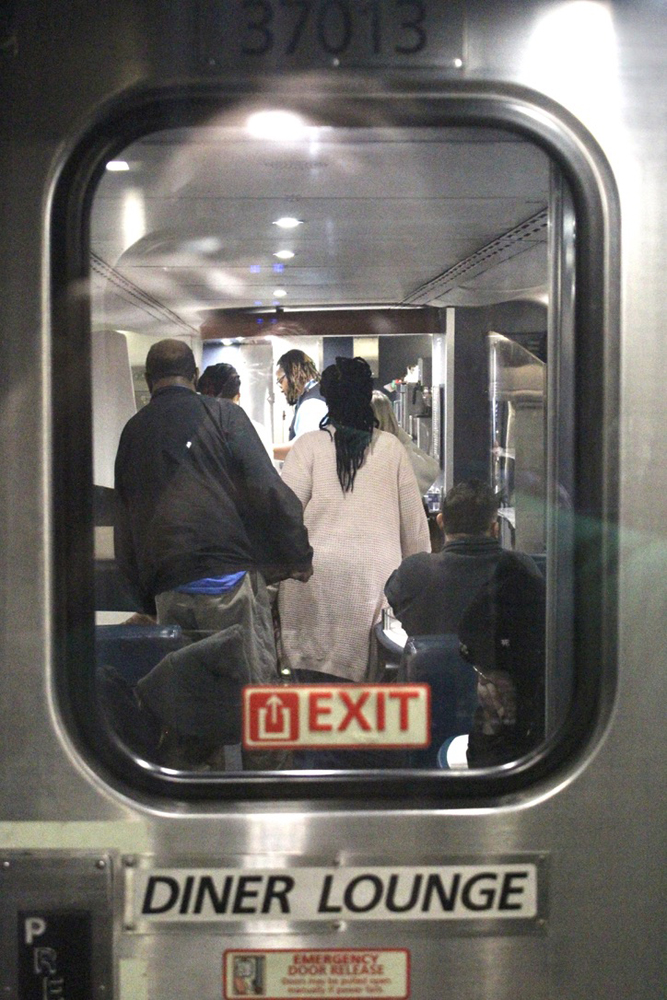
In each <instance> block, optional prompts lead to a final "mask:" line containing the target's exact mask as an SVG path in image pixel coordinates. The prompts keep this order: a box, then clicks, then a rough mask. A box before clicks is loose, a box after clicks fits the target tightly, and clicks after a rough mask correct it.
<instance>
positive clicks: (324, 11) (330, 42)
mask: <svg viewBox="0 0 667 1000" xmlns="http://www.w3.org/2000/svg"><path fill="white" fill-rule="evenodd" d="M317 40H318V42H319V43H320V48H322V49H324V51H325V52H327V53H328V54H329V55H330V56H339V55H342V54H343V52H346V51H347V48H348V46H349V44H350V42H351V40H352V15H351V14H350V8H349V6H348V5H347V3H345V2H344V0H325V2H324V3H321V4H320V7H319V10H318V12H317Z"/></svg>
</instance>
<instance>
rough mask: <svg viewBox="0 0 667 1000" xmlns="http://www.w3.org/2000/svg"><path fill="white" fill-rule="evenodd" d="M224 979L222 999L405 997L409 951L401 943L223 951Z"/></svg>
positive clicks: (391, 999)
mask: <svg viewBox="0 0 667 1000" xmlns="http://www.w3.org/2000/svg"><path fill="white" fill-rule="evenodd" d="M223 981H224V998H225V1000H237V997H264V998H265V1000H288V998H289V1000H310V998H311V997H341V998H344V997H376V998H377V997H380V998H382V1000H406V998H407V997H408V996H409V995H410V953H409V952H408V951H406V950H405V949H403V948H352V949H348V948H326V949H315V948H312V949H311V948H308V949H304V950H301V951H289V950H287V949H278V950H276V951H252V950H251V951H226V952H225V953H224V956H223Z"/></svg>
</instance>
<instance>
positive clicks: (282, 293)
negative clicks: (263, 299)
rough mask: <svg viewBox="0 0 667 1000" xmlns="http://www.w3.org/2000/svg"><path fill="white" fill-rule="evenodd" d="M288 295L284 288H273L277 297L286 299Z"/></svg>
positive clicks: (274, 295)
mask: <svg viewBox="0 0 667 1000" xmlns="http://www.w3.org/2000/svg"><path fill="white" fill-rule="evenodd" d="M286 295H287V292H286V291H285V289H284V288H274V289H273V297H274V298H276V299H284V298H285V296H286Z"/></svg>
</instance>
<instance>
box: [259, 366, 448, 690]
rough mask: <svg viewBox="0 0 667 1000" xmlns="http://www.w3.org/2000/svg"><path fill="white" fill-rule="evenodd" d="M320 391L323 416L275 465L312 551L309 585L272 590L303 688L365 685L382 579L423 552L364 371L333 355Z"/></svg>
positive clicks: (286, 650)
mask: <svg viewBox="0 0 667 1000" xmlns="http://www.w3.org/2000/svg"><path fill="white" fill-rule="evenodd" d="M321 389H322V395H323V396H324V399H325V400H326V403H327V406H328V414H327V416H326V417H325V418H324V419H323V420H322V422H321V424H320V430H318V431H315V432H313V433H310V434H304V435H303V436H302V437H300V438H298V439H297V440H296V441H295V442H294V445H293V447H292V449H291V451H290V452H289V454H288V456H287V458H286V460H285V464H284V466H283V481H284V482H285V483H286V484H287V485H288V486H289V487H290V488H291V489H292V490H293V492H294V493H296V495H297V496H298V497H299V499H300V500H301V503H302V504H303V508H304V523H305V524H306V525H307V528H308V536H309V539H310V542H311V544H312V546H313V550H314V556H313V575H312V577H311V578H310V580H309V581H308V582H307V583H306V584H303V583H299V584H298V585H294V586H292V585H291V584H290V581H287V580H286V581H284V582H283V583H281V585H280V593H279V607H280V621H281V643H282V659H283V668H285V667H287V668H289V669H290V670H291V671H292V674H293V677H294V679H295V680H297V681H299V682H302V683H312V682H318V681H328V682H340V681H341V680H344V681H366V680H371V681H372V680H375V679H376V678H375V675H374V670H375V655H374V654H375V642H374V641H373V640H374V635H373V627H374V625H375V624H376V623H377V622H378V621H379V620H380V618H381V614H382V609H383V607H386V606H387V602H386V600H385V597H384V591H383V588H384V584H385V580H386V579H387V576H388V575H390V574H391V573H392V572H393V570H394V569H396V567H397V566H399V565H400V563H401V560H402V559H405V558H406V556H408V555H410V554H413V553H416V552H425V551H430V542H429V531H428V525H427V521H426V516H425V514H424V509H423V506H422V501H421V496H420V494H419V488H418V486H417V480H416V478H415V474H414V472H413V470H412V466H411V464H410V459H409V457H408V454H407V452H406V450H405V448H404V447H403V445H402V444H401V442H400V441H399V440H398V438H396V437H395V436H394V435H393V434H388V433H387V432H386V431H380V430H378V429H377V421H376V419H375V415H374V413H373V409H372V407H371V394H372V391H373V380H372V375H371V370H370V368H369V366H368V364H367V363H366V362H365V361H364V360H363V359H362V358H354V359H353V358H337V359H336V363H335V364H334V365H330V366H329V367H328V368H326V369H325V371H324V373H323V375H322V382H321Z"/></svg>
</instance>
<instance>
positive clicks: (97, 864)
mask: <svg viewBox="0 0 667 1000" xmlns="http://www.w3.org/2000/svg"><path fill="white" fill-rule="evenodd" d="M106 866H107V863H106V861H105V860H104V858H100V859H99V861H96V862H95V867H96V868H106Z"/></svg>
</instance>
